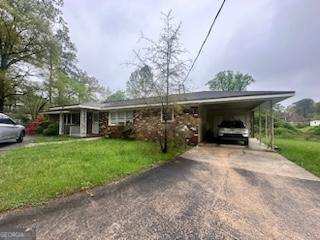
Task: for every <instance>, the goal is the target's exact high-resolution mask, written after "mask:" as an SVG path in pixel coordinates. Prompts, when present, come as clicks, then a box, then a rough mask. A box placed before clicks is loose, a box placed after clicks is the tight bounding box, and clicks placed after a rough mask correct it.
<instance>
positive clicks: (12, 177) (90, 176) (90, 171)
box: [0, 139, 182, 212]
mask: <svg viewBox="0 0 320 240" xmlns="http://www.w3.org/2000/svg"><path fill="white" fill-rule="evenodd" d="M159 149H160V148H159V145H158V144H156V143H152V142H142V141H126V140H111V139H100V140H94V141H90V142H87V141H81V142H69V143H68V142H67V143H64V144H54V143H53V144H49V145H42V146H37V147H30V148H20V149H15V150H12V151H9V152H7V153H5V154H2V155H0V169H1V172H0V212H1V211H5V210H8V209H12V208H17V207H21V206H24V205H36V204H39V203H42V202H45V201H47V200H48V199H51V198H54V197H57V196H60V195H64V194H70V193H73V192H76V191H79V190H81V189H86V188H90V187H93V186H97V185H102V184H105V183H108V182H111V181H114V180H117V179H120V178H122V177H125V176H127V175H129V174H134V173H138V172H139V171H141V170H143V169H146V168H148V167H150V166H152V165H153V164H156V163H161V162H164V161H167V160H169V159H172V158H173V157H175V156H176V155H178V154H179V153H181V152H182V150H178V149H173V148H172V149H171V151H170V152H169V153H166V154H162V153H161V152H160V150H159Z"/></svg>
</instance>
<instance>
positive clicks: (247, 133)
mask: <svg viewBox="0 0 320 240" xmlns="http://www.w3.org/2000/svg"><path fill="white" fill-rule="evenodd" d="M242 136H243V137H249V130H248V129H246V130H244V131H243V133H242Z"/></svg>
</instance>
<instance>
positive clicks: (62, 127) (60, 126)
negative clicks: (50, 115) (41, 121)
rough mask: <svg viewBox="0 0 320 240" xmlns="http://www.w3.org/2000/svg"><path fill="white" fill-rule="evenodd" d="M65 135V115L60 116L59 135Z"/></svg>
mask: <svg viewBox="0 0 320 240" xmlns="http://www.w3.org/2000/svg"><path fill="white" fill-rule="evenodd" d="M63 134H64V121H63V113H60V114H59V135H63Z"/></svg>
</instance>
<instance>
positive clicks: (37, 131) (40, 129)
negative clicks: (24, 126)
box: [36, 125, 45, 134]
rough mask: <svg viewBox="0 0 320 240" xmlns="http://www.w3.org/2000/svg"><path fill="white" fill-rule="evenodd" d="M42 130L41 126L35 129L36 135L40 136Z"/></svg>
mask: <svg viewBox="0 0 320 240" xmlns="http://www.w3.org/2000/svg"><path fill="white" fill-rule="evenodd" d="M44 130H45V128H44V127H43V126H41V125H39V126H38V127H37V129H36V133H37V134H42V133H43V131H44Z"/></svg>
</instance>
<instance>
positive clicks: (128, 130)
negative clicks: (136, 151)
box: [121, 123, 134, 139]
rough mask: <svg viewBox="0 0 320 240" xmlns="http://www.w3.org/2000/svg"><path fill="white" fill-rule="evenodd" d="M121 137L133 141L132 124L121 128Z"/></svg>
mask: <svg viewBox="0 0 320 240" xmlns="http://www.w3.org/2000/svg"><path fill="white" fill-rule="evenodd" d="M121 136H122V138H124V139H134V129H133V126H132V123H127V124H126V125H125V126H123V127H122V128H121Z"/></svg>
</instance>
